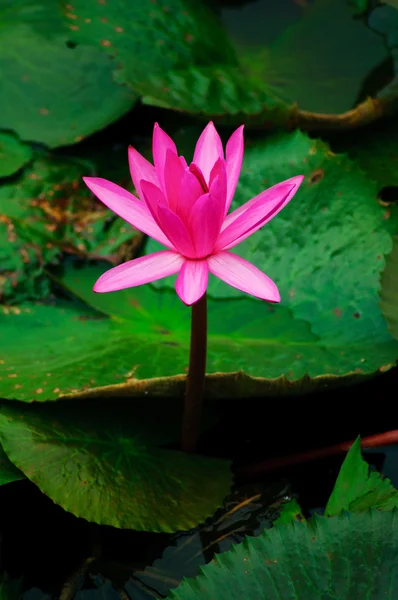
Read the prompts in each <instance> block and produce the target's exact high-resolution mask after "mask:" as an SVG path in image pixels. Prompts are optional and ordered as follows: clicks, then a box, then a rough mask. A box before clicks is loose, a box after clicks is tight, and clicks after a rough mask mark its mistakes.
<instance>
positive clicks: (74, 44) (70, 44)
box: [65, 40, 77, 50]
mask: <svg viewBox="0 0 398 600" xmlns="http://www.w3.org/2000/svg"><path fill="white" fill-rule="evenodd" d="M65 46H66V47H67V48H71V50H74V49H75V48H77V43H76V42H72V40H67V41H66V42H65Z"/></svg>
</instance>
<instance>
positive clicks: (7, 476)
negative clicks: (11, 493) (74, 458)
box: [0, 446, 24, 598]
mask: <svg viewBox="0 0 398 600" xmlns="http://www.w3.org/2000/svg"><path fill="white" fill-rule="evenodd" d="M19 479H24V474H23V473H22V472H21V471H20V470H19V469H17V467H16V466H15V465H13V464H12V462H11V461H10V459H9V458H8V456H7V454H6V453H5V452H4V450H3V448H2V447H1V446H0V486H1V485H5V484H6V483H12V482H13V481H18V480H19ZM0 585H1V584H0ZM0 598H1V594H0Z"/></svg>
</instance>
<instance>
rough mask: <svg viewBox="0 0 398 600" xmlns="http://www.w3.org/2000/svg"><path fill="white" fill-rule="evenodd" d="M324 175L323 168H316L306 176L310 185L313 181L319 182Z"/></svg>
mask: <svg viewBox="0 0 398 600" xmlns="http://www.w3.org/2000/svg"><path fill="white" fill-rule="evenodd" d="M324 176H325V171H324V170H323V169H316V171H313V172H312V173H311V175H310V176H309V177H308V181H309V182H310V184H311V185H314V184H315V183H319V182H320V181H322V179H323V178H324Z"/></svg>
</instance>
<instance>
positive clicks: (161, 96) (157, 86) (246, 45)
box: [135, 0, 389, 126]
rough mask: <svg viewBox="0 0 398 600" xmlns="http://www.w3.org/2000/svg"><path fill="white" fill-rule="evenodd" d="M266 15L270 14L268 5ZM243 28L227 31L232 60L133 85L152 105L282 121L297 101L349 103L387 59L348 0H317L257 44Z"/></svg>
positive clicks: (336, 106)
mask: <svg viewBox="0 0 398 600" xmlns="http://www.w3.org/2000/svg"><path fill="white" fill-rule="evenodd" d="M264 10H266V9H264ZM241 18H242V19H244V16H242V17H241ZM249 18H250V17H249ZM252 18H253V17H252ZM264 18H266V16H265V17H264ZM269 18H270V19H273V18H274V16H273V14H272V9H270V15H269ZM244 29H245V27H244V25H243V26H242V27H241V28H239V33H238V34H235V35H234V34H232V37H233V41H234V44H235V47H236V53H237V55H238V57H239V62H238V64H237V65H226V64H223V63H219V64H217V61H216V60H214V61H213V63H214V64H213V65H205V66H204V65H190V66H189V68H187V67H186V66H185V65H184V66H183V67H181V66H180V67H179V68H174V69H171V70H165V71H164V72H163V73H157V72H155V73H151V75H150V76H148V77H147V78H146V79H143V78H142V79H141V80H140V81H139V82H138V84H137V85H136V87H135V90H136V91H137V92H138V93H139V94H141V95H143V101H144V103H146V104H151V105H154V106H161V107H163V108H169V109H172V110H178V111H184V112H188V113H192V114H197V115H206V116H212V117H214V118H217V117H222V118H223V120H224V121H225V120H227V121H228V120H229V121H230V122H233V123H237V122H238V121H239V120H240V119H242V118H243V116H244V117H245V121H246V122H249V123H250V122H253V123H261V124H262V126H264V125H267V124H268V125H271V124H272V125H273V126H279V125H285V126H286V125H289V123H290V122H291V121H292V119H293V120H294V118H295V114H296V112H297V105H298V107H299V108H300V109H302V110H305V111H313V112H317V113H340V112H344V111H347V110H349V109H350V108H352V107H353V106H354V105H355V104H356V103H357V102H358V99H359V98H360V96H361V93H362V86H363V82H364V80H365V79H366V77H367V76H368V75H369V73H371V72H372V71H373V70H374V69H375V68H377V67H378V66H379V65H380V64H381V63H383V61H385V60H387V59H388V56H389V55H388V50H387V49H386V47H385V44H384V42H383V39H382V38H381V37H380V35H378V34H377V33H376V32H375V31H372V30H371V29H369V28H368V27H367V26H366V24H365V23H363V22H362V21H361V20H358V19H353V18H352V14H351V10H350V7H349V6H348V5H347V0H316V1H315V2H313V3H311V4H309V5H308V6H306V7H305V8H304V9H303V11H302V16H301V18H300V19H298V20H296V22H294V23H293V24H292V25H290V26H288V27H286V28H285V30H284V31H282V32H281V33H278V35H277V36H276V38H275V39H270V40H268V39H265V41H263V43H262V44H259V43H257V44H255V43H253V39H252V27H251V22H248V23H247V26H246V29H247V32H248V34H247V37H246V39H245V33H244ZM273 37H275V36H273ZM314 49H316V50H315V51H314ZM248 117H249V119H250V120H249V121H248Z"/></svg>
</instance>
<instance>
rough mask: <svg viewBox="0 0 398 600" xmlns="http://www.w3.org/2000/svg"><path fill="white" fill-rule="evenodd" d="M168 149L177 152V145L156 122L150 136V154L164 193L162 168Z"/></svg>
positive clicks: (163, 167)
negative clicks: (151, 136)
mask: <svg viewBox="0 0 398 600" xmlns="http://www.w3.org/2000/svg"><path fill="white" fill-rule="evenodd" d="M167 150H170V151H171V152H172V153H173V154H177V147H176V145H175V143H174V142H173V140H172V139H171V137H169V136H168V135H167V133H166V132H165V131H163V129H162V128H161V127H159V125H158V124H157V123H155V127H154V129H153V138H152V154H153V161H154V163H155V167H156V173H157V176H158V179H159V183H160V187H161V188H162V190H163V192H164V193H166V188H165V184H164V169H165V164H166V153H167Z"/></svg>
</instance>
